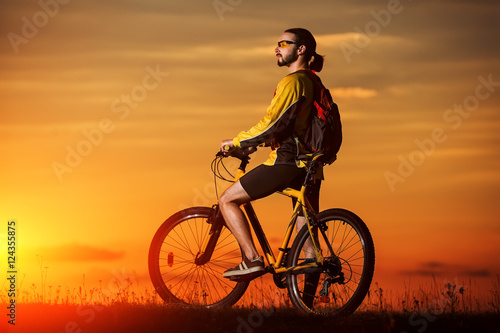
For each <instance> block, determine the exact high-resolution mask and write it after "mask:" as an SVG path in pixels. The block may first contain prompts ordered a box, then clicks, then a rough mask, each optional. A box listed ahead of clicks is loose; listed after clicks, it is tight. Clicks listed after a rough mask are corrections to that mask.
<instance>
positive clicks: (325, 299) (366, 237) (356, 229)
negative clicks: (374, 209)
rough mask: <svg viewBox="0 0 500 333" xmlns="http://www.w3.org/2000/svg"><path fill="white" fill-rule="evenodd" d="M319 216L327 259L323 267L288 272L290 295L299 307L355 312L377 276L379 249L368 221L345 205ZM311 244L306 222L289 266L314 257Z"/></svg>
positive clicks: (320, 311) (331, 312) (330, 312)
mask: <svg viewBox="0 0 500 333" xmlns="http://www.w3.org/2000/svg"><path fill="white" fill-rule="evenodd" d="M316 219H317V221H318V222H319V226H320V228H321V227H323V230H324V233H322V232H321V231H320V230H318V232H317V241H318V242H319V246H320V248H321V250H322V253H323V256H324V263H323V265H322V266H321V267H320V268H317V269H312V270H309V271H305V270H300V271H297V272H292V273H291V274H290V275H289V276H287V288H288V293H289V295H290V299H291V300H292V303H293V305H294V306H295V307H297V308H299V309H301V310H303V311H305V312H309V313H317V314H325V315H335V314H348V313H352V312H354V311H355V310H356V309H357V308H358V307H359V305H360V304H361V303H362V302H363V299H364V298H365V296H366V294H367V292H368V289H369V288H370V284H371V281H372V278H373V272H374V268H375V249H374V246H373V240H372V237H371V235H370V232H369V230H368V228H367V227H366V225H365V223H364V222H363V221H362V220H361V219H360V218H359V217H358V216H357V215H355V214H354V213H352V212H349V211H347V210H344V209H329V210H326V211H323V212H321V213H319V214H317V215H316ZM308 240H309V242H308ZM307 244H310V235H309V231H308V229H307V225H305V226H304V227H303V228H302V229H301V230H300V231H299V233H298V235H297V237H296V238H295V241H294V243H293V245H292V248H291V251H290V255H289V258H288V267H292V266H298V265H300V264H301V263H303V262H304V261H306V259H307V258H311V257H314V252H313V251H311V246H310V245H307ZM332 251H333V252H332Z"/></svg>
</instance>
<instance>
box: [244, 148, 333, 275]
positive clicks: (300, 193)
mask: <svg viewBox="0 0 500 333" xmlns="http://www.w3.org/2000/svg"><path fill="white" fill-rule="evenodd" d="M320 156H321V155H318V156H315V157H314V158H313V161H315V160H316V159H317V158H319V157H320ZM244 174H245V171H244V170H241V169H238V170H237V172H236V176H235V177H234V181H237V180H238V179H240V178H241V177H242V176H243V175H244ZM305 192H306V186H304V185H302V187H301V189H300V190H294V189H292V188H286V189H284V190H283V191H281V193H282V194H284V195H286V196H288V197H291V198H296V199H297V202H296V204H295V207H294V209H293V214H292V217H291V220H290V223H289V224H288V227H287V229H286V232H285V236H284V239H283V243H282V245H281V248H280V249H279V253H278V257H277V258H276V257H275V256H274V253H273V251H271V249H270V246H269V243H268V241H267V239H266V237H265V234H264V232H263V230H262V228H261V226H260V223H259V222H258V219H257V216H256V215H255V212H254V211H253V208H252V207H251V204H250V203H246V204H243V207H244V208H245V211H246V213H247V217H248V219H249V221H250V223H251V224H252V226H253V229H254V232H255V234H256V236H257V237H258V238H259V242H260V244H261V246H262V250H263V251H264V254H265V257H266V259H267V261H268V263H269V265H270V266H271V268H272V269H273V270H274V272H275V273H284V272H288V271H294V270H302V269H305V268H311V267H318V264H320V265H321V264H323V260H324V258H323V254H322V251H321V248H320V247H319V244H317V242H316V240H315V237H314V234H313V225H312V224H311V219H310V214H311V213H312V214H315V213H316V212H314V209H313V208H312V207H311V204H310V203H309V200H308V199H307V197H306V195H305ZM301 210H302V212H303V215H304V218H305V221H306V224H307V228H308V230H309V235H310V236H311V238H310V239H311V241H312V245H313V249H314V253H315V255H316V262H312V263H307V264H304V265H300V266H294V267H288V268H287V267H284V264H285V263H283V262H282V261H283V258H284V256H285V253H286V249H288V245H289V243H290V240H291V238H292V233H293V230H294V228H295V224H296V222H297V218H298V216H299V212H300V211H301Z"/></svg>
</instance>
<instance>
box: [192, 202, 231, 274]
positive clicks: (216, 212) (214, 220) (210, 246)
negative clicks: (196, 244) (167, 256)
mask: <svg viewBox="0 0 500 333" xmlns="http://www.w3.org/2000/svg"><path fill="white" fill-rule="evenodd" d="M212 208H213V210H212V214H211V215H210V217H209V218H208V219H207V223H208V224H211V225H212V226H211V228H210V232H209V233H208V235H209V237H208V240H207V241H206V242H205V244H202V246H201V248H200V250H199V251H198V253H197V254H196V258H195V260H194V263H195V264H196V265H198V266H201V265H204V264H206V263H207V262H209V261H210V258H212V254H213V253H214V249H215V245H217V241H218V240H219V237H220V234H221V232H222V228H223V227H224V218H223V217H222V213H221V211H220V209H219V205H214V206H213V207H212Z"/></svg>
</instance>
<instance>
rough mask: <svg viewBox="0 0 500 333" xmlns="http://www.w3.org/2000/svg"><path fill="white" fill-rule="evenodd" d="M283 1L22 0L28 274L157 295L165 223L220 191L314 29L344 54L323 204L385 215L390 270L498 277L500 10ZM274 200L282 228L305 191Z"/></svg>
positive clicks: (3, 73) (7, 201) (23, 252)
mask: <svg viewBox="0 0 500 333" xmlns="http://www.w3.org/2000/svg"><path fill="white" fill-rule="evenodd" d="M48 2H50V1H47V2H45V3H48ZM42 3H44V2H43V1H42ZM50 3H52V4H53V2H50ZM233 3H236V2H233ZM283 3H284V2H283ZM283 3H281V2H279V3H275V2H272V3H269V2H268V1H242V2H241V4H239V5H237V6H232V7H231V9H232V10H229V9H228V10H227V11H222V12H221V11H219V12H218V11H217V9H216V8H215V7H214V6H213V2H212V1H183V2H174V1H157V0H148V1H133V0H130V1H105V2H100V1H94V0H92V1H70V2H68V3H67V4H64V5H63V4H60V5H58V6H57V7H55V6H54V5H52V7H50V6H49V7H45V9H44V8H43V7H42V6H41V5H40V4H39V3H38V2H36V1H15V2H7V3H6V2H2V4H1V5H0V8H1V12H0V15H1V17H0V22H1V23H0V30H1V35H2V36H3V37H2V39H1V40H0V64H1V66H0V137H1V139H2V144H1V145H0V156H1V158H2V164H1V167H0V168H1V169H0V170H1V172H0V183H1V191H0V224H1V226H0V228H1V229H0V241H1V242H0V246H1V248H2V249H4V247H5V240H6V233H5V231H6V228H7V221H8V220H10V219H14V220H16V221H17V223H18V225H19V227H18V252H19V256H18V266H19V270H20V272H22V274H25V282H24V283H26V285H29V284H31V283H40V282H41V274H40V273H41V268H40V266H41V267H42V269H43V267H48V269H47V283H48V284H52V285H67V286H73V285H74V286H78V285H80V284H81V280H82V276H83V274H85V276H86V279H87V280H88V281H90V282H93V283H97V281H98V280H106V279H109V278H110V277H111V276H113V275H114V274H116V272H128V273H127V274H132V275H134V276H137V279H138V280H140V281H142V283H143V285H145V286H148V283H149V282H148V277H147V250H148V247H149V243H150V241H151V239H152V237H153V234H154V232H155V230H156V229H157V228H158V226H159V225H160V224H161V223H162V221H163V220H165V219H166V218H167V217H168V216H170V215H171V214H173V213H174V212H176V211H177V210H178V209H180V208H184V207H187V206H191V205H195V204H196V205H211V204H212V203H213V202H214V197H213V192H212V191H211V189H213V183H212V177H211V174H210V162H211V160H212V158H213V156H214V154H215V153H216V151H217V150H218V144H219V142H220V140H222V139H226V138H231V137H233V136H235V135H236V134H237V133H238V132H239V131H241V130H245V129H248V128H249V127H250V126H252V125H253V124H254V123H256V122H257V121H258V119H260V117H261V116H262V115H263V114H264V112H265V110H266V108H267V106H268V104H269V102H270V100H271V98H272V94H273V91H274V88H275V86H276V84H277V83H278V82H279V80H280V79H281V78H282V77H283V76H284V75H285V74H286V73H287V71H286V69H283V68H278V67H277V66H276V59H275V57H274V53H273V52H274V51H273V50H274V47H275V44H276V42H277V38H278V37H279V36H280V35H281V33H282V31H283V30H285V29H286V28H290V27H297V26H300V27H306V28H308V29H310V30H311V31H312V32H313V34H315V36H316V37H317V42H318V49H317V51H318V52H319V53H320V54H324V55H326V63H325V67H324V70H323V71H322V72H321V73H320V74H321V75H320V76H321V77H322V79H323V82H324V83H325V85H327V86H328V87H329V88H330V89H331V91H332V94H333V96H334V99H335V100H336V101H337V103H338V104H339V107H340V110H341V114H342V120H343V126H344V137H345V139H344V144H343V146H342V148H341V152H340V154H339V159H338V161H337V162H335V164H334V165H332V166H330V167H328V169H327V171H326V178H327V181H326V182H325V183H324V185H323V189H322V197H321V206H322V207H323V208H327V207H344V208H347V209H350V210H353V211H355V212H356V213H358V215H360V216H361V217H362V218H363V219H364V220H365V221H366V223H367V224H368V226H369V228H370V230H371V231H372V234H373V237H374V241H375V247H376V251H377V263H376V275H375V281H378V282H379V283H380V284H381V285H384V286H386V288H391V287H398V286H401V283H400V282H401V281H404V280H408V279H419V278H420V277H425V278H428V277H429V276H430V275H431V274H434V275H435V276H436V277H437V278H438V279H440V280H444V279H448V280H453V279H455V278H458V279H459V280H467V279H469V278H473V279H478V280H479V281H481V283H484V285H485V286H486V287H488V286H489V281H490V280H492V279H493V278H494V277H495V276H496V275H497V274H500V264H499V262H498V258H497V256H498V253H500V227H499V223H498V216H499V213H500V210H499V208H498V199H499V197H500V192H499V185H500V174H499V172H498V170H499V167H500V154H499V148H498V147H499V144H500V134H499V133H500V132H499V131H498V128H499V125H500V117H499V113H498V109H499V106H500V91H499V90H500V70H499V69H500V67H499V64H498V57H499V55H500V52H499V46H498V37H499V36H498V31H499V26H498V22H499V20H498V19H499V17H498V16H499V15H498V13H499V10H500V7H499V5H498V4H497V3H494V2H490V1H476V2H473V3H468V2H458V3H457V2H456V1H444V0H443V1H437V2H435V1H434V2H430V1H412V2H410V1H402V2H401V3H400V4H399V6H397V5H394V3H393V2H391V1H390V2H389V4H391V3H392V5H388V2H387V1H361V0H359V1H349V2H348V3H346V2H344V1H314V2H311V3H310V4H308V5H307V6H304V4H303V2H301V1H287V2H286V5H284V4H283ZM70 151H76V152H80V153H79V155H80V157H75V156H74V155H73V154H74V153H69V152H70ZM267 153H268V152H267V151H260V152H258V153H257V156H256V157H255V158H254V159H253V164H252V166H255V165H257V164H258V162H262V161H263V160H264V159H265V157H266V154H267ZM68 155H71V156H69V157H68ZM271 206H278V210H277V213H276V214H275V215H271V214H270V213H269V211H270V207H271ZM256 207H257V212H258V213H259V212H260V213H261V214H262V215H263V217H262V223H263V225H264V228H265V230H266V231H268V234H269V237H270V238H272V239H275V238H279V237H281V236H282V230H283V228H284V227H285V225H286V220H287V218H288V217H287V216H288V215H287V214H288V213H289V208H290V204H289V202H288V200H287V199H284V198H282V197H279V196H276V197H273V198H270V199H268V200H266V201H262V202H258V203H257V204H256ZM265 214H268V215H267V216H266V215H265ZM0 253H4V254H3V255H0V269H1V271H5V270H6V254H5V253H6V250H2V251H1V252H0ZM40 258H42V259H43V262H40Z"/></svg>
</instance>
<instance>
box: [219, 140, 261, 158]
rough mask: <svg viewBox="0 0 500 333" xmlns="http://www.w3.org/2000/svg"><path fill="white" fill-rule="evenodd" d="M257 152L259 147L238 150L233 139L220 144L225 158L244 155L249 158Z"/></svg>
mask: <svg viewBox="0 0 500 333" xmlns="http://www.w3.org/2000/svg"><path fill="white" fill-rule="evenodd" d="M255 151H257V147H248V148H237V147H235V146H234V144H233V140H232V139H228V140H222V142H221V144H220V153H221V154H222V155H223V156H235V157H237V156H238V155H244V156H248V155H250V154H252V153H254V152H255Z"/></svg>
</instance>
